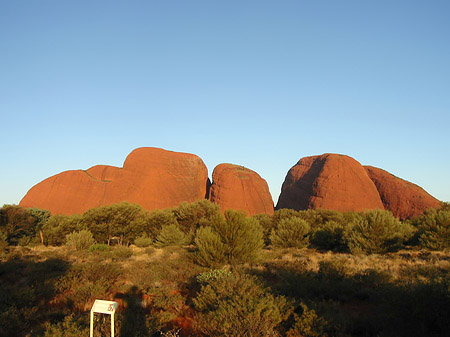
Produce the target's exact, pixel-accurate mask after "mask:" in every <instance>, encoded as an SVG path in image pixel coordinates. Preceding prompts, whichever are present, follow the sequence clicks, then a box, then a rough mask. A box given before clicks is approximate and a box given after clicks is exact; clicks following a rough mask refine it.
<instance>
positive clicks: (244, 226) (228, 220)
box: [195, 210, 264, 266]
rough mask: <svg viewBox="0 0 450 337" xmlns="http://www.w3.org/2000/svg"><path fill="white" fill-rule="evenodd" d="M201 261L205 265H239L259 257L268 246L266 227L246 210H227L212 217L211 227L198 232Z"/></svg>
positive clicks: (199, 260) (198, 257)
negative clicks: (264, 247)
mask: <svg viewBox="0 0 450 337" xmlns="http://www.w3.org/2000/svg"><path fill="white" fill-rule="evenodd" d="M195 243H196V245H197V249H198V250H197V252H196V258H197V262H198V263H199V264H201V265H205V266H215V265H221V264H238V263H245V262H252V261H255V260H256V259H257V257H258V256H259V254H260V251H261V249H262V247H263V245H264V241H263V229H262V228H261V226H260V225H259V223H258V222H257V221H256V220H255V219H252V218H249V217H247V216H246V215H245V213H243V212H237V211H232V210H227V211H225V214H224V216H223V215H221V214H219V215H216V216H215V217H214V218H213V219H212V220H211V226H208V227H203V228H199V229H198V231H197V234H196V238H195Z"/></svg>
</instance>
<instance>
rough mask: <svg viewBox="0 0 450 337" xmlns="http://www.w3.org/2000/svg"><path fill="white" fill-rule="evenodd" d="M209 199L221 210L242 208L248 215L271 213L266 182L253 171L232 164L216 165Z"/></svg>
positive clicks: (271, 205) (270, 198)
mask: <svg viewBox="0 0 450 337" xmlns="http://www.w3.org/2000/svg"><path fill="white" fill-rule="evenodd" d="M212 180H213V183H212V185H211V190H210V200H211V201H212V202H215V203H216V204H218V205H219V206H220V208H221V209H222V210H225V209H235V210H243V211H245V212H247V213H248V214H249V215H254V214H261V213H267V214H272V213H273V201H272V196H271V195H270V192H269V186H268V185H267V182H266V181H265V180H264V179H263V178H261V177H260V176H259V174H258V173H256V172H255V171H252V170H249V169H248V168H245V167H243V166H238V165H233V164H220V165H217V166H216V168H215V169H214V171H213V175H212Z"/></svg>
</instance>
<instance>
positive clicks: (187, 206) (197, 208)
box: [172, 199, 220, 234]
mask: <svg viewBox="0 0 450 337" xmlns="http://www.w3.org/2000/svg"><path fill="white" fill-rule="evenodd" d="M172 212H173V214H174V215H175V217H176V220H177V222H178V224H179V225H180V228H181V230H182V231H183V232H185V233H186V234H188V233H194V232H195V230H196V229H197V228H198V227H199V226H200V224H201V223H204V222H209V221H210V220H212V219H213V218H215V217H216V216H218V215H219V214H220V207H219V206H218V205H217V204H215V203H213V202H211V201H209V200H206V199H203V200H198V201H194V202H191V203H187V202H183V203H181V204H180V205H178V207H176V208H174V209H173V211H172Z"/></svg>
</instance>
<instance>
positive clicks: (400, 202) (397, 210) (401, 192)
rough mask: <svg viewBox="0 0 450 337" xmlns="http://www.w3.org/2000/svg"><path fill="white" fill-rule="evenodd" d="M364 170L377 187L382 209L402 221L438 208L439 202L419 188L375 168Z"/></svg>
mask: <svg viewBox="0 0 450 337" xmlns="http://www.w3.org/2000/svg"><path fill="white" fill-rule="evenodd" d="M364 168H365V169H366V171H367V174H368V175H369V177H370V179H372V181H373V182H374V184H375V186H376V187H377V189H378V192H379V193H380V196H381V200H382V201H383V204H384V207H385V208H386V209H387V210H389V211H391V212H392V214H394V215H395V216H396V217H398V218H400V219H402V220H404V219H408V218H411V217H413V216H416V215H421V214H422V213H423V211H425V210H426V209H428V208H437V207H439V204H440V202H439V200H437V199H436V198H434V197H432V196H431V195H430V194H428V193H427V192H426V191H425V190H424V189H423V188H421V187H420V186H417V185H415V184H413V183H410V182H409V181H406V180H403V179H400V178H398V177H396V176H394V175H392V174H391V173H389V172H387V171H384V170H382V169H379V168H376V167H372V166H364Z"/></svg>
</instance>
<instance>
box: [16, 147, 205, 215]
mask: <svg viewBox="0 0 450 337" xmlns="http://www.w3.org/2000/svg"><path fill="white" fill-rule="evenodd" d="M208 182H209V179H208V170H207V168H206V166H205V164H204V163H203V161H202V160H201V159H200V158H199V157H198V156H196V155H193V154H188V153H179V152H172V151H167V150H163V149H158V148H150V147H145V148H138V149H136V150H134V151H132V152H131V153H130V154H129V155H128V157H127V158H126V160H125V162H124V165H123V168H118V167H114V166H106V165H98V166H94V167H91V168H90V169H88V170H75V171H65V172H62V173H59V174H57V175H54V176H52V177H50V178H47V179H45V180H44V181H42V182H40V183H38V184H37V185H35V186H33V187H32V188H31V189H30V190H29V191H28V193H27V194H26V195H25V197H24V198H23V199H22V200H21V202H20V205H21V206H23V207H37V208H42V209H47V210H49V211H50V212H52V214H78V213H82V212H84V211H86V210H87V209H89V208H92V207H98V206H102V205H109V204H113V203H117V202H122V201H128V202H132V203H137V204H139V205H141V206H142V207H144V208H146V209H149V210H152V209H157V208H159V209H162V208H168V207H173V206H176V205H178V204H179V203H181V202H183V201H187V202H192V201H195V200H199V199H204V198H205V196H206V194H207V186H208Z"/></svg>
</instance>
